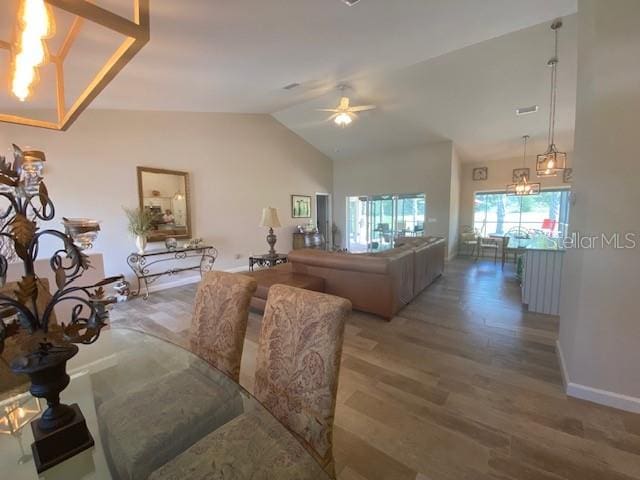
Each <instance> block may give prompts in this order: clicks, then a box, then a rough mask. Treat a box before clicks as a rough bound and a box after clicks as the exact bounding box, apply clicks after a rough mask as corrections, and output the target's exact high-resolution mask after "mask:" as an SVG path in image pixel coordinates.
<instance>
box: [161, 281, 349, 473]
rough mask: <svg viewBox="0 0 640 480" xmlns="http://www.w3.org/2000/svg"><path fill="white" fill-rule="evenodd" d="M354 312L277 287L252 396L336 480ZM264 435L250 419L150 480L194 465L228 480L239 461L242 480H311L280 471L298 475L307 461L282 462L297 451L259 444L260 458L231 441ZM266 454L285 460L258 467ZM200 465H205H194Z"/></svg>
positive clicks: (260, 424) (339, 302) (255, 417)
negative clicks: (347, 337)
mask: <svg viewBox="0 0 640 480" xmlns="http://www.w3.org/2000/svg"><path fill="white" fill-rule="evenodd" d="M350 311H351V302H349V301H348V300H346V299H344V298H339V297H335V296H332V295H327V294H324V293H318V292H312V291H308V290H302V289H299V288H295V287H290V286H287V285H273V286H272V287H271V288H270V290H269V297H268V299H267V305H266V308H265V312H264V317H263V319H262V328H261V331H260V338H259V342H258V354H257V359H256V374H255V384H254V392H253V393H254V396H255V397H256V399H257V400H258V401H260V402H261V403H262V405H263V406H264V407H265V408H266V409H267V410H268V411H269V412H270V413H271V414H272V415H273V416H274V417H275V418H276V419H277V420H278V421H279V422H280V423H282V424H283V425H284V426H285V427H287V429H288V430H289V431H290V432H291V433H292V434H293V436H294V437H295V438H297V439H298V440H299V441H300V443H299V444H298V445H300V444H301V445H303V446H304V447H305V448H306V450H307V451H308V452H309V453H310V454H311V455H312V456H313V457H314V458H315V459H316V460H317V461H318V463H319V464H320V465H321V466H322V468H323V469H324V470H325V471H326V472H327V473H328V474H329V475H330V476H331V477H332V478H334V477H335V470H334V464H333V449H332V446H333V442H332V438H333V435H332V433H333V419H334V413H335V407H336V393H337V390H338V375H339V371H340V356H341V353H342V342H343V338H344V325H345V321H346V318H347V316H348V315H349V313H350ZM265 429H267V430H268V427H267V426H266V425H265V419H261V418H260V415H259V414H256V413H255V412H251V411H250V412H245V413H244V414H242V415H240V416H239V417H237V418H235V419H234V420H233V421H231V422H229V423H227V424H226V425H223V426H222V427H220V428H218V429H217V430H216V431H215V432H212V433H211V434H210V435H208V436H207V437H205V438H204V439H203V440H201V441H199V442H198V443H196V444H195V445H193V446H192V447H191V448H189V449H188V450H186V451H185V452H184V453H182V454H181V455H179V456H178V457H177V458H175V459H174V460H172V461H171V462H169V463H168V464H167V465H165V466H164V467H162V468H161V469H159V470H158V471H156V472H155V473H154V474H153V475H152V476H151V477H150V478H152V479H154V480H159V479H173V478H182V477H181V474H182V473H183V472H185V471H187V470H186V469H187V468H188V467H189V466H190V465H191V467H190V469H188V471H189V473H190V474H191V475H192V476H197V477H198V478H205V477H206V478H209V477H211V478H218V477H217V476H216V475H221V474H222V473H224V472H223V470H222V469H223V467H224V465H225V462H229V459H232V460H233V464H234V468H236V467H235V465H238V468H241V469H242V475H243V476H242V477H241V478H283V479H285V478H312V477H307V476H301V475H299V474H296V475H294V476H291V475H290V472H289V473H285V472H282V471H281V470H282V469H283V468H285V467H286V468H287V469H291V468H293V469H294V471H296V472H299V471H300V469H299V468H298V467H297V466H296V465H297V464H296V463H295V462H297V461H305V460H304V456H301V455H294V456H293V458H297V459H299V460H295V461H292V460H287V461H283V459H285V458H286V459H291V458H292V452H293V451H295V448H296V447H295V445H289V446H287V445H286V442H285V445H283V444H282V442H276V441H271V443H270V445H271V448H270V449H265V448H264V442H261V445H262V447H261V449H260V451H252V449H244V450H243V451H238V448H237V446H236V445H235V442H233V441H229V440H228V439H233V438H236V437H238V436H242V437H243V438H245V439H246V437H247V435H255V436H256V437H261V436H263V435H264V434H265ZM225 439H227V440H225ZM294 443H297V442H294ZM263 454H268V455H270V456H273V457H274V458H279V459H281V460H280V461H278V462H273V463H272V464H271V465H267V466H265V464H264V463H261V464H257V463H256V462H253V461H252V460H253V459H252V455H263ZM195 458H206V460H207V461H206V462H198V463H197V464H194V463H193V460H194V459H195ZM292 462H293V463H292ZM194 465H195V466H194ZM194 469H195V470H194ZM224 478H226V477H224ZM238 478H240V477H238Z"/></svg>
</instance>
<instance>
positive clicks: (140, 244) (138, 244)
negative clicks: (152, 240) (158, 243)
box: [136, 235, 147, 255]
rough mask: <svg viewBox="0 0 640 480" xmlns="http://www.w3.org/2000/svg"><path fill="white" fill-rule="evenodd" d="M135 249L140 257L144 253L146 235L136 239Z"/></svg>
mask: <svg viewBox="0 0 640 480" xmlns="http://www.w3.org/2000/svg"><path fill="white" fill-rule="evenodd" d="M136 247H137V248H138V253H139V254H140V255H142V254H143V253H144V250H145V248H147V237H146V235H138V236H137V237H136Z"/></svg>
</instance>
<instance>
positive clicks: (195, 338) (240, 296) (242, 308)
mask: <svg viewBox="0 0 640 480" xmlns="http://www.w3.org/2000/svg"><path fill="white" fill-rule="evenodd" d="M257 286H258V284H257V283H256V281H255V280H254V279H253V278H251V277H248V276H246V275H239V274H237V273H228V272H218V271H215V272H207V273H205V274H204V276H203V278H202V281H201V282H200V285H199V286H198V291H197V293H196V298H195V302H194V304H195V306H194V311H193V318H192V321H191V329H190V332H189V333H190V350H191V351H192V352H193V353H195V354H196V355H198V356H199V357H200V358H202V359H204V360H206V361H207V362H209V363H210V364H211V365H213V366H214V367H216V368H217V369H218V370H220V371H222V372H223V373H225V374H226V375H227V376H229V377H230V378H231V379H232V380H233V381H235V382H236V383H237V382H239V380H240V360H241V359H242V350H243V346H244V336H245V333H246V331H247V322H248V319H249V303H250V302H251V297H252V296H253V294H254V293H255V291H256V288H257Z"/></svg>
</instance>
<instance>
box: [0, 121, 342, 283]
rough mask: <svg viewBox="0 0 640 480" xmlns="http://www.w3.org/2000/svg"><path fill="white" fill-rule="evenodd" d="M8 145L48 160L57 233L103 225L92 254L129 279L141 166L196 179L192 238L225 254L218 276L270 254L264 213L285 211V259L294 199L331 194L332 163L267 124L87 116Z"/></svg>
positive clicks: (8, 136)
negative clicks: (80, 222)
mask: <svg viewBox="0 0 640 480" xmlns="http://www.w3.org/2000/svg"><path fill="white" fill-rule="evenodd" d="M11 143H16V144H18V145H21V146H26V145H30V146H32V147H35V148H39V149H42V150H44V151H45V153H46V155H47V165H46V170H45V181H46V184H47V187H48V189H49V192H50V195H51V198H52V199H53V201H54V203H55V205H56V209H57V213H56V220H55V221H54V222H53V225H54V226H56V227H61V226H60V223H59V222H60V219H61V217H62V216H67V217H92V218H96V219H98V220H101V221H102V231H101V232H100V236H99V238H98V241H97V243H96V246H95V249H96V250H98V251H101V252H103V253H104V260H105V271H106V273H107V274H109V275H111V274H117V273H123V272H128V270H129V268H128V266H127V264H126V257H127V255H128V253H129V252H131V251H133V250H134V242H133V239H132V238H130V237H129V236H128V234H127V231H126V218H125V214H124V212H123V211H122V207H123V206H127V207H135V206H137V205H138V189H137V179H136V166H138V165H141V166H149V167H158V168H167V169H175V170H183V171H187V172H189V173H190V176H191V192H192V198H191V203H192V222H193V230H194V231H193V233H194V236H199V237H203V238H204V239H205V240H206V242H208V243H212V244H213V245H214V246H215V247H216V248H218V250H219V251H220V257H219V259H218V261H217V262H216V268H225V269H226V268H233V267H238V266H247V265H248V260H247V256H248V255H249V254H250V253H266V252H267V250H268V245H267V243H266V240H265V236H266V233H267V232H266V231H265V229H263V228H260V227H258V224H259V221H260V215H261V211H262V207H264V206H273V207H276V208H277V209H278V213H279V216H280V221H281V223H282V224H283V228H281V229H278V230H277V231H276V234H277V235H278V243H277V245H276V247H277V250H278V251H281V252H288V251H289V250H290V249H291V233H292V232H293V226H294V225H296V224H297V223H299V220H298V221H296V220H294V219H292V218H291V209H290V197H289V196H290V194H292V193H296V194H308V195H313V194H314V193H315V192H331V190H332V178H333V177H332V162H331V160H330V159H328V158H327V157H325V156H324V155H323V154H321V153H319V152H318V151H317V150H316V149H314V148H313V147H311V146H310V145H309V144H307V143H306V142H305V141H303V140H302V139H301V138H300V137H298V136H297V135H295V134H294V133H292V132H291V131H289V130H288V129H286V128H285V127H284V126H283V125H281V124H280V123H278V122H277V121H276V120H274V119H273V118H272V117H271V116H268V115H240V114H205V113H173V112H172V113H168V112H129V111H103V110H90V111H87V112H85V113H84V114H83V115H82V116H81V117H80V119H79V120H78V121H77V122H76V123H75V124H74V125H73V126H72V127H71V128H70V129H69V131H68V132H52V131H47V130H42V129H34V128H28V127H21V126H14V125H7V124H0V148H1V149H3V150H4V149H8V148H9V147H10V146H11ZM0 151H2V150H0ZM7 152H8V150H7ZM314 212H315V206H314ZM43 253H45V252H43ZM236 255H240V258H239V259H236V258H235V256H236Z"/></svg>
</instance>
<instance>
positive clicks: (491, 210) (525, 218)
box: [473, 189, 570, 237]
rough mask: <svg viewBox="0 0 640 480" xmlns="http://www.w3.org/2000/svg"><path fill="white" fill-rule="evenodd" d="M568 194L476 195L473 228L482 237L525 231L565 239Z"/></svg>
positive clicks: (564, 192) (558, 192)
mask: <svg viewBox="0 0 640 480" xmlns="http://www.w3.org/2000/svg"><path fill="white" fill-rule="evenodd" d="M569 194H570V191H569V190H568V189H562V190H543V191H542V192H541V193H540V195H531V196H522V197H516V196H509V195H506V194H504V193H502V192H500V193H476V196H475V207H474V224H473V226H474V227H475V229H476V230H477V231H478V232H480V234H481V235H483V236H489V235H492V234H496V235H504V234H506V233H509V232H510V231H511V232H514V231H515V230H516V229H525V230H527V231H530V230H536V231H541V232H544V233H545V234H546V235H548V236H550V237H564V236H565V235H566V234H567V227H568V221H569Z"/></svg>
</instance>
